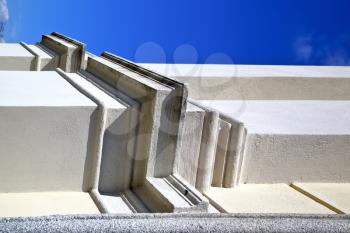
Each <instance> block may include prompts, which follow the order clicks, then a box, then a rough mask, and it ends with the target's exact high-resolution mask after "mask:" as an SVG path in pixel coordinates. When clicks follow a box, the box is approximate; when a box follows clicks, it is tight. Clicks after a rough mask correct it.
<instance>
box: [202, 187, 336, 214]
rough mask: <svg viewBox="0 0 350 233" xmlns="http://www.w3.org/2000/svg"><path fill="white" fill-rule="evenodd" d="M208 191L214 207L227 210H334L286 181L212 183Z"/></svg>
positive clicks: (307, 212) (268, 211) (326, 212)
mask: <svg viewBox="0 0 350 233" xmlns="http://www.w3.org/2000/svg"><path fill="white" fill-rule="evenodd" d="M205 195H206V196H207V197H208V198H209V200H210V202H211V204H212V205H214V207H216V208H217V209H219V210H221V211H224V212H228V213H295V214H335V213H334V212H333V211H331V210H330V209H328V208H326V207H324V206H322V205H320V204H319V203H317V202H315V201H313V200H312V199H310V198H308V197H306V196H305V195H303V194H301V193H299V192H297V191H295V190H294V189H292V188H291V187H289V186H288V185H286V184H270V185H266V184H242V185H240V186H238V187H236V188H233V189H232V188H216V187H212V188H211V189H210V190H209V191H207V192H206V193H205Z"/></svg>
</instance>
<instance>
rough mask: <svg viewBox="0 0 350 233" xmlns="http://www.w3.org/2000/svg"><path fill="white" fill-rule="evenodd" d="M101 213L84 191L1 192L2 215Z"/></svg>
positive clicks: (0, 215)
mask: <svg viewBox="0 0 350 233" xmlns="http://www.w3.org/2000/svg"><path fill="white" fill-rule="evenodd" d="M97 213H100V212H99V210H98V209H97V207H96V205H95V204H94V202H93V201H92V199H91V198H90V195H89V193H84V192H34V193H0V217H26V216H43V215H53V214H97Z"/></svg>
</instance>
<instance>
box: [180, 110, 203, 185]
mask: <svg viewBox="0 0 350 233" xmlns="http://www.w3.org/2000/svg"><path fill="white" fill-rule="evenodd" d="M204 114H205V112H204V110H203V109H200V108H198V107H196V106H194V105H193V104H190V103H188V104H187V109H186V114H185V119H184V128H183V132H182V136H181V140H182V143H181V149H180V150H181V152H180V153H179V157H178V158H177V160H176V161H175V166H174V172H175V173H176V174H178V175H180V176H181V177H182V178H184V179H185V180H186V181H188V182H189V183H190V184H191V185H193V186H195V184H196V177H197V169H198V158H199V152H200V145H201V139H202V130H203V121H204Z"/></svg>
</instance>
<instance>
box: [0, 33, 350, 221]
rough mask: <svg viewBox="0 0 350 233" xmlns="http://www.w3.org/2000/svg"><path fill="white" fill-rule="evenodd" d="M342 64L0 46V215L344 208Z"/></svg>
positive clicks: (347, 143)
mask: <svg viewBox="0 0 350 233" xmlns="http://www.w3.org/2000/svg"><path fill="white" fill-rule="evenodd" d="M349 90H350V68H349V67H296V66H250V65H194V64H193V65H191V64H188V65H180V64H135V63H133V62H130V61H127V60H125V59H123V58H121V57H118V56H116V55H113V54H111V53H108V52H104V53H102V54H101V55H100V56H95V55H93V54H91V53H88V52H87V51H86V46H85V44H83V43H81V42H79V41H76V40H74V39H71V38H69V37H66V36H63V35H61V34H59V33H52V34H51V35H44V36H43V37H42V40H41V42H39V43H37V44H35V45H28V44H26V43H24V42H21V43H19V44H0V119H1V121H0V184H2V185H1V187H0V216H2V217H18V216H22V217H23V216H43V215H52V214H63V215H66V214H99V213H106V214H120V213H128V214H131V213H219V212H222V213H259V214H265V213H270V214H277V213H279V214H344V213H349V212H350V184H349V183H350V171H349V167H350V136H349V135H350V123H349V121H348V118H349V115H350V110H349V109H350V101H349V100H350V91H349Z"/></svg>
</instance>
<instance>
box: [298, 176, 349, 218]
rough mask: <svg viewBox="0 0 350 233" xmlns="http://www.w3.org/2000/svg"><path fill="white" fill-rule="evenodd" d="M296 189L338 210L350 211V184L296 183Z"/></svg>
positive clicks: (347, 212)
mask: <svg viewBox="0 0 350 233" xmlns="http://www.w3.org/2000/svg"><path fill="white" fill-rule="evenodd" d="M293 185H294V186H295V187H296V189H298V190H300V192H303V193H305V195H308V196H309V197H310V198H314V199H315V200H317V201H321V202H322V203H325V204H326V205H330V208H334V209H335V210H338V212H342V213H346V214H349V213H350V184H349V183H347V184H340V183H338V184H336V183H294V184H293Z"/></svg>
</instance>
